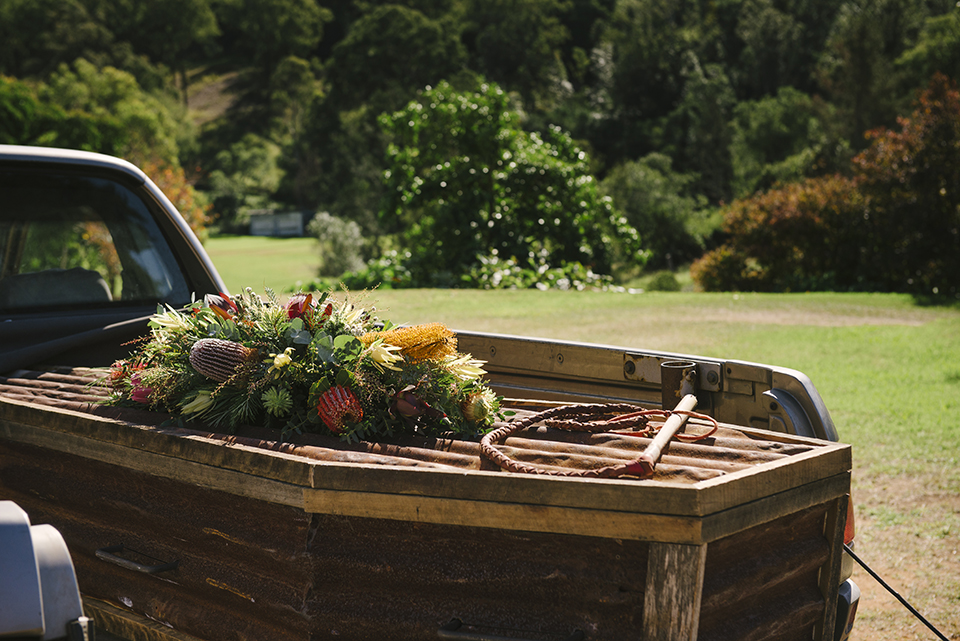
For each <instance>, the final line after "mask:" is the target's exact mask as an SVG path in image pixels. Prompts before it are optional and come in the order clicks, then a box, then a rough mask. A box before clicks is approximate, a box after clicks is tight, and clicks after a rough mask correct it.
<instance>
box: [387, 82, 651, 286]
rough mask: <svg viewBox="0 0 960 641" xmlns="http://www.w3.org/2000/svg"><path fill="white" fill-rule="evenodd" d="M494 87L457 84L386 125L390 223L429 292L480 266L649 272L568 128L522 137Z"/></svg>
mask: <svg viewBox="0 0 960 641" xmlns="http://www.w3.org/2000/svg"><path fill="white" fill-rule="evenodd" d="M519 118H520V115H519V113H518V112H516V111H514V110H512V109H511V108H510V106H509V101H508V98H507V96H506V94H505V93H504V92H503V91H502V90H501V89H500V88H499V87H497V86H496V85H493V84H484V85H481V86H480V88H479V91H478V92H476V93H473V92H458V91H456V90H454V88H453V87H452V86H451V85H449V84H448V83H445V82H442V83H440V85H439V86H438V87H437V88H436V89H433V88H427V89H426V90H424V91H423V92H422V94H421V95H420V97H419V100H417V101H413V102H411V103H410V104H409V105H408V106H407V107H406V108H405V109H403V110H401V111H398V112H396V113H394V114H392V115H388V116H387V115H385V116H384V117H382V118H381V126H382V127H383V128H384V131H385V132H386V133H387V135H388V136H389V137H390V138H391V140H392V144H391V145H390V147H389V151H388V154H389V168H388V170H387V172H386V174H385V180H386V187H387V188H386V199H385V202H384V206H383V208H382V210H381V217H382V219H383V220H384V222H385V224H386V225H388V227H389V229H390V230H391V231H395V232H397V233H398V238H399V241H400V243H401V246H402V248H403V249H404V250H405V251H406V252H408V253H409V254H410V258H409V259H408V261H407V266H408V267H409V269H410V271H411V272H412V273H413V274H414V279H415V280H418V281H420V282H423V283H429V282H431V281H437V280H440V279H442V280H445V281H447V282H449V281H456V280H457V279H458V278H459V275H460V274H464V273H467V272H468V271H469V270H470V269H471V268H472V267H474V266H475V265H476V264H477V261H478V260H479V258H478V257H479V256H482V255H487V254H492V255H494V256H499V257H500V258H504V259H509V258H514V259H516V260H518V261H519V262H520V264H521V265H525V266H526V265H529V266H531V267H534V268H535V267H536V265H535V258H536V257H537V256H540V255H549V256H550V259H551V261H552V262H554V263H555V264H558V265H562V264H563V263H568V262H569V263H576V262H580V263H583V264H585V265H590V266H591V267H592V269H593V270H594V271H596V272H599V273H609V271H610V270H611V269H612V267H613V265H614V263H615V262H617V261H618V260H626V261H630V262H635V261H636V262H642V261H643V259H644V254H643V253H641V252H640V247H639V236H638V235H637V233H636V231H635V230H634V229H633V228H632V227H630V226H629V224H628V223H627V221H626V219H624V218H623V217H622V216H620V215H619V214H618V213H617V212H616V211H615V210H614V209H613V206H612V204H611V202H610V200H609V199H606V198H603V197H601V196H600V195H599V192H598V190H597V186H596V181H595V180H594V179H593V177H592V176H591V175H590V174H589V172H588V166H587V161H586V154H585V152H583V151H582V150H580V149H579V148H578V147H577V146H576V145H574V144H573V141H572V140H571V139H570V137H569V135H567V134H566V133H564V132H563V131H561V130H560V129H559V128H551V129H550V130H549V131H548V132H547V133H546V134H544V135H539V134H536V133H528V132H525V131H523V130H522V129H521V128H520V123H519Z"/></svg>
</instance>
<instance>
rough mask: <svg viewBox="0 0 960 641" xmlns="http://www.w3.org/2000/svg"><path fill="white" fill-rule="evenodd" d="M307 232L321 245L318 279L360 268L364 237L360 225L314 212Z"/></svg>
mask: <svg viewBox="0 0 960 641" xmlns="http://www.w3.org/2000/svg"><path fill="white" fill-rule="evenodd" d="M307 232H308V233H309V234H310V235H311V236H315V237H316V238H317V242H318V243H319V245H320V268H319V270H317V274H318V275H320V276H340V275H341V274H343V273H344V272H349V271H357V270H360V269H363V266H364V264H363V258H362V254H361V252H362V250H363V245H364V242H363V236H362V235H361V233H360V225H358V224H357V223H355V222H353V221H352V220H343V219H342V218H337V217H336V216H331V215H330V214H329V213H327V212H325V211H321V212H317V215H316V216H314V218H313V220H311V221H310V224H309V225H308V226H307Z"/></svg>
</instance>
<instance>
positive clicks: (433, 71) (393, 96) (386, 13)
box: [329, 4, 466, 115]
mask: <svg viewBox="0 0 960 641" xmlns="http://www.w3.org/2000/svg"><path fill="white" fill-rule="evenodd" d="M465 59H466V54H465V51H464V49H463V45H462V44H461V42H460V39H459V34H458V32H457V31H456V29H455V26H454V25H452V24H451V23H449V22H448V21H440V20H435V19H431V18H430V17H428V16H426V15H425V14H423V13H422V12H420V11H417V10H416V9H411V8H407V7H404V6H402V5H400V4H384V5H380V6H376V7H374V8H372V9H371V10H370V11H369V12H367V13H365V14H364V15H363V16H361V17H360V18H359V19H357V21H356V22H355V23H354V24H353V25H352V27H351V29H350V32H349V33H348V34H347V35H346V37H345V38H344V39H343V40H341V41H340V42H339V43H337V45H336V47H334V49H333V56H332V58H331V61H330V69H329V79H330V83H331V85H332V86H331V92H332V94H333V98H334V100H335V101H336V105H337V108H338V109H340V110H351V109H357V108H358V107H361V106H362V105H364V104H369V106H370V108H369V111H370V112H371V113H372V114H373V115H377V114H379V113H380V112H382V111H393V110H395V109H399V108H400V107H402V106H403V105H404V104H405V103H406V102H407V101H408V100H410V99H411V98H412V97H413V96H414V95H415V93H416V91H417V90H418V89H420V88H421V87H423V86H425V85H429V84H434V83H436V82H438V81H440V80H442V79H444V78H449V77H451V76H453V75H454V74H456V73H457V72H458V71H460V69H461V67H462V65H463V63H464V61H465Z"/></svg>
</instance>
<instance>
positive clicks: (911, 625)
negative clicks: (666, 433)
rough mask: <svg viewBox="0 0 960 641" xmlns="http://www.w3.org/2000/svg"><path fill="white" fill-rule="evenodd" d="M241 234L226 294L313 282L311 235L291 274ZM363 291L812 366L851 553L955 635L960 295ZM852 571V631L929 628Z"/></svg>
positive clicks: (544, 325) (424, 308) (697, 350)
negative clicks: (838, 459) (848, 461)
mask: <svg viewBox="0 0 960 641" xmlns="http://www.w3.org/2000/svg"><path fill="white" fill-rule="evenodd" d="M227 240H230V239H227ZM260 240H261V241H262V239H260ZM297 242H300V240H299V239H298V241H297ZM232 243H235V244H236V246H234V245H233V244H232ZM228 244H230V245H231V246H230V247H228V246H227V245H228ZM218 245H219V246H218ZM240 245H241V243H240V242H239V240H230V243H224V244H223V245H220V243H219V242H218V241H213V242H211V245H210V246H209V247H208V248H209V250H210V253H211V256H213V259H214V262H215V263H216V264H217V266H218V267H219V268H220V269H221V273H222V274H223V276H224V278H225V280H226V281H227V284H228V286H229V287H230V288H231V290H232V291H239V289H240V288H241V287H242V286H245V285H250V286H252V287H254V289H262V285H261V282H262V283H266V284H268V285H270V286H271V287H273V288H274V289H276V290H277V291H280V290H282V289H285V287H286V286H287V285H292V284H293V283H294V282H295V281H297V280H306V279H308V278H309V276H306V278H305V277H304V276H303V275H302V274H303V273H304V272H305V271H309V268H308V266H309V264H310V260H312V256H310V251H311V250H309V249H307V245H306V244H304V246H303V252H304V253H302V254H301V258H300V260H301V264H300V265H299V266H296V267H295V268H292V269H291V271H290V272H289V274H288V275H287V276H286V280H283V279H284V274H283V272H282V270H281V269H280V268H279V266H280V264H281V263H283V262H285V261H289V263H290V264H291V265H294V264H295V263H296V261H295V260H293V256H291V255H289V254H290V253H292V252H293V251H294V249H293V248H294V247H297V246H298V245H297V243H296V242H294V241H286V240H284V241H267V242H261V243H250V244H249V245H244V246H243V247H240ZM258 247H262V248H264V251H267V252H270V253H269V255H266V254H261V253H260V251H259V249H258ZM225 258H229V259H230V260H225ZM265 263H269V267H264V268H263V269H256V268H254V267H252V266H253V265H264V264H265ZM234 270H236V271H234ZM365 296H366V299H365V301H364V302H365V303H366V304H372V305H376V307H377V309H378V310H379V312H380V315H381V316H382V317H386V318H389V319H391V320H393V321H394V322H397V323H417V322H423V321H442V322H445V323H447V324H448V325H449V326H451V327H454V328H459V329H465V330H467V329H469V330H476V331H488V332H502V333H510V334H523V335H532V336H541V337H546V338H558V339H565V340H578V341H589V342H595V343H604V344H609V345H621V346H632V347H638V348H649V349H656V350H663V351H671V352H676V353H688V354H702V355H705V356H715V357H725V358H732V359H739V360H749V361H757V362H762V363H770V364H776V365H780V366H785V367H790V368H794V369H797V370H800V371H802V372H804V373H806V374H807V375H809V376H810V378H811V379H812V380H813V382H814V384H815V385H816V386H817V388H818V389H819V390H820V393H821V394H822V396H823V398H824V400H825V402H826V404H827V407H828V408H830V411H831V414H832V416H833V419H834V422H835V423H836V425H837V428H838V430H839V432H840V434H841V439H842V440H843V441H844V442H847V443H851V444H852V445H853V448H854V450H853V451H854V472H853V500H854V503H855V506H856V523H857V548H858V551H859V553H860V555H861V556H862V558H864V560H866V561H867V563H869V564H870V566H871V567H872V568H873V569H874V570H875V571H876V572H878V573H879V574H880V575H881V576H882V577H884V579H886V580H887V581H888V582H889V583H890V584H892V586H893V587H894V588H895V589H897V590H898V591H899V592H900V594H901V595H902V596H904V597H905V598H906V599H907V600H909V601H910V602H911V603H912V604H913V605H914V606H915V607H916V608H917V609H918V610H920V612H922V613H923V614H924V615H925V616H927V617H928V618H929V619H930V620H931V621H932V622H933V623H934V624H935V625H937V626H938V627H939V628H940V630H941V632H943V633H944V634H945V635H947V637H948V638H952V639H960V467H958V463H960V461H958V459H960V444H958V443H960V306H956V305H955V306H953V307H923V306H918V305H917V304H915V303H914V302H913V301H912V299H910V298H909V297H906V296H899V295H886V294H884V295H877V294H829V293H827V294H696V293H670V294H668V293H642V294H626V293H613V292H539V291H466V290H405V291H404V290H400V291H389V290H384V291H376V292H372V293H367V294H365ZM356 297H358V298H359V297H360V296H359V295H356ZM854 578H855V580H856V581H857V583H858V585H859V586H860V588H861V589H862V591H863V597H862V600H861V605H860V612H859V615H858V623H857V625H856V626H855V630H854V635H853V638H854V639H857V640H860V641H865V640H901V639H928V638H930V639H932V638H934V636H933V635H932V633H930V632H929V631H928V630H927V629H926V628H925V627H924V626H923V625H922V624H921V623H920V622H919V621H917V620H916V619H914V618H913V617H912V615H910V614H909V612H907V610H906V609H904V608H903V606H901V605H900V604H899V603H898V602H897V601H896V600H895V599H894V598H893V597H892V596H890V595H889V594H888V593H887V592H885V591H884V590H883V588H882V587H881V586H880V585H879V584H878V583H876V582H875V581H874V580H873V579H872V578H871V577H870V576H869V575H867V574H866V573H865V572H863V571H862V570H860V569H859V568H857V569H856V570H855V573H854Z"/></svg>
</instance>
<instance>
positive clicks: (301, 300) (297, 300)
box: [286, 294, 313, 319]
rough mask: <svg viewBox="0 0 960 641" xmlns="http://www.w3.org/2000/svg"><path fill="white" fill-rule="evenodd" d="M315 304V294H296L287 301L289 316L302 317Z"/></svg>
mask: <svg viewBox="0 0 960 641" xmlns="http://www.w3.org/2000/svg"><path fill="white" fill-rule="evenodd" d="M311 305H313V294H294V295H293V296H291V297H290V300H289V301H287V308H286V309H287V318H291V319H293V318H300V317H301V316H303V315H304V314H305V313H306V312H307V310H308V309H310V306H311Z"/></svg>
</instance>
